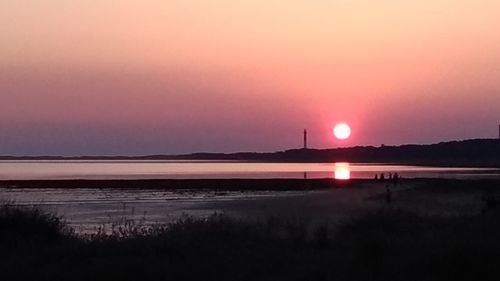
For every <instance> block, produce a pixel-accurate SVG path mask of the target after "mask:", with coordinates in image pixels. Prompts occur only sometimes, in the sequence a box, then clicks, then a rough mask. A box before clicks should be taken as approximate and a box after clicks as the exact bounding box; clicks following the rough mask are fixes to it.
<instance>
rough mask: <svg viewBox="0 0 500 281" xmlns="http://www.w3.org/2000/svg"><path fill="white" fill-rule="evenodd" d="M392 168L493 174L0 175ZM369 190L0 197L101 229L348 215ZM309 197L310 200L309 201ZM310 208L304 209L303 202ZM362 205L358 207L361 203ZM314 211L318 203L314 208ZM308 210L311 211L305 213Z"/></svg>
mask: <svg viewBox="0 0 500 281" xmlns="http://www.w3.org/2000/svg"><path fill="white" fill-rule="evenodd" d="M380 173H385V174H388V173H398V174H399V175H401V176H403V177H406V178H415V177H432V178H500V170H498V169H471V168H435V167H416V166H401V165H369V164H348V163H248V162H227V161H226V162H206V161H133V162H131V161H0V180H8V179H11V180H12V179H148V178H154V179H161V178H304V177H305V176H306V177H307V178H325V177H328V178H337V179H349V178H372V177H373V176H374V174H380ZM376 192H383V190H382V191H380V190H377V189H376V188H370V189H354V190H343V189H333V190H321V191H281V192H276V191H231V192H224V193H217V192H215V191H183V190H177V191H162V190H147V189H144V190H137V189H135V190H130V189H95V188H82V189H64V188H62V189H50V188H47V189H36V188H35V189H19V188H0V202H1V201H7V202H15V203H16V204H20V205H36V206H38V207H39V208H42V209H43V210H46V211H49V212H53V213H57V214H58V215H62V216H63V217H64V218H65V219H66V220H67V221H68V223H69V224H70V225H72V226H73V227H74V228H75V229H76V230H77V231H78V232H94V231H96V229H97V228H98V227H105V228H106V229H107V230H108V231H109V230H110V229H111V228H112V226H113V225H120V224H124V223H125V222H128V221H134V222H135V223H137V224H146V225H150V224H154V223H168V222H172V221H175V220H177V219H179V218H180V217H182V216H185V215H188V216H191V217H198V218H199V217H207V216H210V215H211V214H213V213H214V212H225V213H235V214H239V215H241V216H250V217H256V216H259V215H260V216H268V215H277V214H280V215H287V214H292V215H294V211H293V210H296V212H298V214H299V215H300V216H302V215H303V214H304V211H305V210H309V211H308V212H310V213H311V214H310V215H311V216H312V218H318V217H321V216H322V215H325V214H327V215H329V216H337V217H338V216H349V215H351V214H352V212H355V211H356V210H359V209H361V208H362V207H363V208H364V207H366V205H367V204H368V205H369V204H371V203H370V202H371V201H366V200H365V198H367V197H369V196H370V193H376ZM311 202H315V204H317V205H318V206H317V207H314V206H316V205H315V204H312V205H311ZM311 206H312V207H311ZM322 206H327V211H325V210H324V209H322V208H323V207H322ZM361 206H362V207H361ZM315 208H319V210H318V211H317V212H314V210H315ZM311 210H312V211H311Z"/></svg>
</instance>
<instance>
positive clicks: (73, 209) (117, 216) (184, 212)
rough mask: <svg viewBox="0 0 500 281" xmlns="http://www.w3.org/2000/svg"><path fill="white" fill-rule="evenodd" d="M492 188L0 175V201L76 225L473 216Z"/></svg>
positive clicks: (496, 183) (483, 183) (491, 183)
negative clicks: (391, 213)
mask: <svg viewBox="0 0 500 281" xmlns="http://www.w3.org/2000/svg"><path fill="white" fill-rule="evenodd" d="M387 188H389V189H390V192H391V200H390V202H388V201H387V197H386V196H387V193H386V192H387ZM497 192H500V180H448V179H407V180H402V181H400V182H399V183H398V184H394V183H393V182H391V181H374V180H357V179H356V180H348V181H336V180H332V179H309V180H302V179H300V180H293V179H274V180H269V179H265V180H255V179H250V180H247V179H245V180H239V179H223V180H214V179H209V180H131V181H124V180H122V181H109V180H104V181H103V180H96V181H52V180H51V181H15V182H14V181H4V182H0V200H2V201H10V202H14V203H16V204H22V205H37V206H39V207H40V208H42V209H44V210H47V211H50V212H55V213H57V214H59V215H61V216H63V217H64V218H65V219H66V220H67V221H68V222H69V224H70V225H72V226H73V227H75V229H76V230H77V231H79V232H92V231H95V230H96V228H98V227H105V228H111V227H113V226H116V225H121V224H125V223H134V224H139V225H141V224H144V225H151V224H164V223H169V222H173V221H175V220H178V219H179V218H181V217H183V216H191V217H195V218H204V217H208V216H210V215H212V214H214V213H225V214H228V215H230V216H234V217H237V218H241V219H245V220H267V219H270V218H279V219H285V220H289V221H300V222H306V223H311V224H315V223H325V222H328V223H333V224H335V223H338V222H341V221H343V220H346V219H349V218H350V217H354V216H357V215H358V214H361V213H363V212H367V211H369V210H371V209H378V208H397V209H405V210H411V211H417V212H420V213H425V214H439V215H468V214H471V215H472V214H477V213H480V212H482V211H483V210H484V208H485V202H484V196H485V194H487V195H488V194H490V195H491V194H493V195H495V194H496V193H497Z"/></svg>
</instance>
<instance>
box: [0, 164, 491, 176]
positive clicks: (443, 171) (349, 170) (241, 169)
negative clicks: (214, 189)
mask: <svg viewBox="0 0 500 281" xmlns="http://www.w3.org/2000/svg"><path fill="white" fill-rule="evenodd" d="M377 173H378V174H380V173H398V174H399V175H401V176H403V177H406V178H415V177H429V178H442V177H444V178H500V170H499V169H483V168H446V167H444V168H443V167H439V168H438V167H422V166H403V165H373V164H347V163H253V162H231V161H217V162H214V161H0V180H18V179H164V178H303V177H307V178H342V179H347V178H372V177H373V176H374V175H375V174H377Z"/></svg>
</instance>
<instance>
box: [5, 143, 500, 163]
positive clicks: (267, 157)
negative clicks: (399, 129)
mask: <svg viewBox="0 0 500 281" xmlns="http://www.w3.org/2000/svg"><path fill="white" fill-rule="evenodd" d="M0 160H228V161H264V162H342V161H345V162H353V163H394V164H411V165H430V166H462V167H500V140H498V139H473V140H463V141H450V142H441V143H437V144H430V145H415V144H408V145H401V146H380V147H374V146H356V147H347V148H333V149H290V150H285V151H278V152H270V153H257V152H238V153H193V154H184V155H149V156H112V157H110V156H81V157H59V156H36V157H35V156H33V157H30V156H26V157H13V156H0Z"/></svg>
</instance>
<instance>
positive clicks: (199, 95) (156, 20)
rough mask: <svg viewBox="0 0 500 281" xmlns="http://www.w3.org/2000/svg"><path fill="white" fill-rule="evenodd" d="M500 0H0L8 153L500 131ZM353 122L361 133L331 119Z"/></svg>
mask: <svg viewBox="0 0 500 281" xmlns="http://www.w3.org/2000/svg"><path fill="white" fill-rule="evenodd" d="M498 11H500V2H499V1H497V0H490V1H487V0H485V1H465V0H432V1H431V0H424V1H405V0H380V1H371V0H358V1H356V0H354V1H335V0H322V1H320V0H308V1H305V0H304V1H299V0H286V1H285V0H253V1H237V0H218V1H207V0H183V1H166V0H157V1H153V0H143V1H124V0H120V1H118V0H116V1H113V0H100V1H83V0H82V1H63V0H46V1H38V0H23V1H2V2H0V38H1V44H0V155H6V154H11V155H41V154H50V155H82V154H107V155H112V154H126V155H138V154H160V153H186V152H195V151H213V152H215V151H220V152H230V151H274V150H282V149H287V148H293V147H300V146H301V141H302V138H301V133H302V130H303V129H304V128H307V129H308V131H309V136H310V139H309V143H310V145H311V146H313V147H317V148H327V147H336V146H351V145H377V146H378V145H380V144H382V143H384V144H403V143H432V142H438V141H446V140H453V139H467V138H490V137H496V136H497V125H498V124H499V123H500V79H499V78H498V77H500V28H498V27H499V26H500V17H499V16H498ZM337 122H346V123H348V124H350V125H351V127H352V131H353V135H352V137H351V138H350V139H349V140H348V141H343V142H340V141H337V140H335V139H334V138H333V136H332V127H333V125H334V124H335V123H337Z"/></svg>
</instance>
